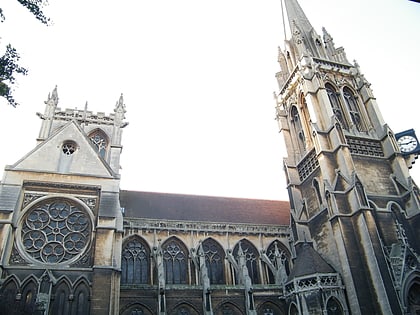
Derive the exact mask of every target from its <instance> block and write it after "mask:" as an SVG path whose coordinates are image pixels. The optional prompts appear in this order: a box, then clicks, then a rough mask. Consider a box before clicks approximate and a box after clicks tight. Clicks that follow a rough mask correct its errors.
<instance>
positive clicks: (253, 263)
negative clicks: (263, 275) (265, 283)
mask: <svg viewBox="0 0 420 315" xmlns="http://www.w3.org/2000/svg"><path fill="white" fill-rule="evenodd" d="M240 249H241V250H242V253H243V255H245V264H246V267H247V268H248V275H249V277H250V278H251V281H252V283H253V284H260V283H261V280H260V275H259V272H258V261H259V255H258V251H257V249H256V248H255V246H254V245H252V243H251V242H250V241H248V240H246V239H243V240H241V241H240V242H239V243H238V244H236V246H235V248H234V249H233V257H235V259H236V261H238V262H239V254H240Z"/></svg>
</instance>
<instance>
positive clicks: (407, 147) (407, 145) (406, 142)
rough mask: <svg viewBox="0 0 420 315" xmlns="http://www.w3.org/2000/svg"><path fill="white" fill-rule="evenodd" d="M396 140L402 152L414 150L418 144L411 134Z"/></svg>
mask: <svg viewBox="0 0 420 315" xmlns="http://www.w3.org/2000/svg"><path fill="white" fill-rule="evenodd" d="M397 142H398V145H399V146H400V150H401V152H402V153H409V152H411V151H414V150H415V149H416V148H417V145H418V142H417V139H416V138H414V137H413V136H402V137H401V138H399V139H398V141H397Z"/></svg>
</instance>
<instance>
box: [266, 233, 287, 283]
mask: <svg viewBox="0 0 420 315" xmlns="http://www.w3.org/2000/svg"><path fill="white" fill-rule="evenodd" d="M265 253H266V255H267V257H268V258H269V259H270V261H271V263H272V264H273V266H274V267H275V268H276V269H279V271H280V276H281V280H282V281H286V279H287V276H288V275H289V273H290V267H291V266H290V263H291V254H290V251H289V249H288V248H287V246H285V245H284V244H283V243H282V242H281V241H279V240H274V241H272V242H271V243H270V244H269V245H268V247H267V249H266V251H265ZM266 270H267V282H268V283H269V284H276V279H275V278H276V277H275V275H274V274H273V272H272V270H271V269H270V268H266Z"/></svg>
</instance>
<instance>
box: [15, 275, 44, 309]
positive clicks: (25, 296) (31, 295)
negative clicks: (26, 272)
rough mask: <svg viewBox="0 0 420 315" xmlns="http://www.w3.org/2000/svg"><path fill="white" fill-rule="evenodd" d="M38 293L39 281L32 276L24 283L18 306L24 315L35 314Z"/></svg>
mask: <svg viewBox="0 0 420 315" xmlns="http://www.w3.org/2000/svg"><path fill="white" fill-rule="evenodd" d="M37 291H38V281H37V279H36V278H35V277H34V276H32V275H31V276H29V277H28V278H27V279H26V280H25V281H24V282H23V283H22V290H21V297H20V303H19V304H18V309H19V311H20V312H21V313H22V314H33V312H34V311H35V301H36V294H37ZM15 305H16V304H15ZM21 313H19V314H21Z"/></svg>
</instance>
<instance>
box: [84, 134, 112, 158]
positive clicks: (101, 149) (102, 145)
mask: <svg viewBox="0 0 420 315" xmlns="http://www.w3.org/2000/svg"><path fill="white" fill-rule="evenodd" d="M88 138H89V140H90V141H91V143H92V144H93V146H94V147H95V149H96V151H97V152H98V154H99V156H101V157H102V158H105V157H106V154H107V152H108V147H109V144H110V141H109V137H108V135H107V134H106V133H105V132H104V131H103V130H102V129H100V128H96V129H94V130H91V131H90V132H89V134H88Z"/></svg>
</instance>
